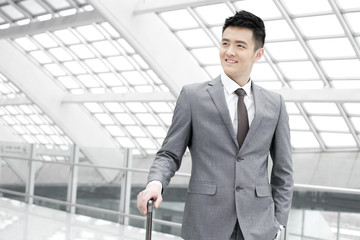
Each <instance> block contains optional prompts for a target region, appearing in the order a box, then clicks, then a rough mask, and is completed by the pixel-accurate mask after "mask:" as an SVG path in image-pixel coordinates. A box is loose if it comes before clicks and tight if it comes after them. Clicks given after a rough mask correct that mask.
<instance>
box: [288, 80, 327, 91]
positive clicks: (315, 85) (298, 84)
mask: <svg viewBox="0 0 360 240" xmlns="http://www.w3.org/2000/svg"><path fill="white" fill-rule="evenodd" d="M289 84H290V85H291V87H292V88H294V89H321V88H323V87H324V82H323V81H320V80H319V81H316V80H308V81H299V80H295V81H289Z"/></svg>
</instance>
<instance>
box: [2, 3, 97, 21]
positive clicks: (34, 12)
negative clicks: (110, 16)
mask: <svg viewBox="0 0 360 240" xmlns="http://www.w3.org/2000/svg"><path fill="white" fill-rule="evenodd" d="M9 2H10V1H4V2H2V3H1V7H0V12H2V14H3V15H4V18H5V19H3V18H2V19H3V21H4V22H6V23H7V24H8V25H5V24H3V23H2V22H1V21H0V24H2V25H1V28H9V27H11V26H12V25H24V24H29V23H31V22H33V21H45V20H49V19H51V18H56V17H60V16H67V15H72V14H76V13H77V12H84V11H92V10H93V8H92V7H91V6H90V5H88V4H87V3H86V1H85V2H79V1H72V0H61V1H59V0H43V1H35V0H26V1H12V3H9Z"/></svg>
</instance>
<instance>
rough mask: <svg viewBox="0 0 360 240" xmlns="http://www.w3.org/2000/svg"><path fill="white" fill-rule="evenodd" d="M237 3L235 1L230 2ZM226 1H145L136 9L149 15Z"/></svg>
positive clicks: (137, 12) (137, 11)
mask: <svg viewBox="0 0 360 240" xmlns="http://www.w3.org/2000/svg"><path fill="white" fill-rule="evenodd" d="M230 1H235V0H230ZM224 2H226V1H225V0H172V1H169V0H158V1H144V2H142V3H141V4H139V5H138V7H137V8H136V9H135V13H136V14H139V13H149V12H167V11H174V10H179V9H186V8H188V7H190V8H192V7H200V6H204V5H210V4H217V3H224Z"/></svg>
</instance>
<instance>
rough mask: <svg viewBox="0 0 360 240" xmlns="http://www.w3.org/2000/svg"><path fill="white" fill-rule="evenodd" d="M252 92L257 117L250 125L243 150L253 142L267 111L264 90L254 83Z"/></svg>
mask: <svg viewBox="0 0 360 240" xmlns="http://www.w3.org/2000/svg"><path fill="white" fill-rule="evenodd" d="M251 87H252V92H253V94H254V104H255V116H254V119H253V121H252V123H251V125H250V128H249V132H248V133H247V135H246V138H245V140H244V143H243V145H242V147H241V149H243V148H245V147H246V145H247V144H248V143H249V142H250V141H251V139H252V137H253V135H254V133H255V132H256V128H257V127H258V126H259V125H260V123H261V120H262V118H263V112H264V111H265V103H266V101H265V96H264V93H263V92H262V89H261V88H260V87H258V86H257V85H256V84H254V82H252V85H251Z"/></svg>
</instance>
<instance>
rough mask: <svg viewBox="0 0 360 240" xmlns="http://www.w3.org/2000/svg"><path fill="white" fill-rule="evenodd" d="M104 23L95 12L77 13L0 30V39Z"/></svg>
mask: <svg viewBox="0 0 360 240" xmlns="http://www.w3.org/2000/svg"><path fill="white" fill-rule="evenodd" d="M102 21H104V20H103V18H102V17H101V15H100V14H99V13H98V12H97V11H95V10H94V11H90V12H79V13H77V14H74V15H70V16H65V17H56V18H52V19H50V20H46V21H38V22H32V23H29V24H26V25H19V26H13V27H10V28H6V29H3V30H0V39H4V38H17V37H23V36H26V35H34V34H39V33H44V32H47V31H55V30H60V29H64V28H67V27H69V26H71V27H77V26H83V25H87V24H92V23H94V22H102Z"/></svg>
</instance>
